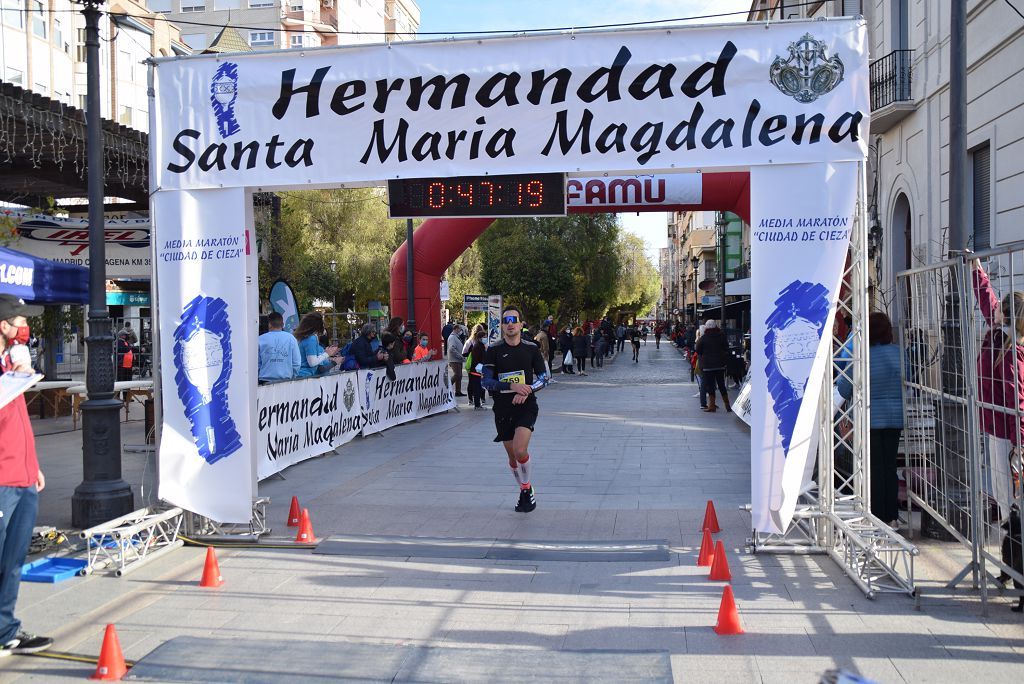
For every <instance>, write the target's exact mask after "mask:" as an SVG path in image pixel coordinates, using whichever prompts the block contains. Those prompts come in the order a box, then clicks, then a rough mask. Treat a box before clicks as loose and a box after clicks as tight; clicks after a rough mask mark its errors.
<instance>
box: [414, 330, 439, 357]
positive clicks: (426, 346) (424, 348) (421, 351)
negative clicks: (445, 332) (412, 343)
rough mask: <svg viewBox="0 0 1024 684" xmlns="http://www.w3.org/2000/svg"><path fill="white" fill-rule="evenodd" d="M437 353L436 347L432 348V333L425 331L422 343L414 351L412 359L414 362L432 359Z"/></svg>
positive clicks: (421, 338) (421, 336)
mask: <svg viewBox="0 0 1024 684" xmlns="http://www.w3.org/2000/svg"><path fill="white" fill-rule="evenodd" d="M436 353H437V350H436V349H431V348H430V335H428V334H427V333H423V334H421V335H420V343H419V345H418V346H417V347H416V351H414V352H413V353H412V360H413V361H414V362H418V361H430V359H432V358H434V355H435V354H436Z"/></svg>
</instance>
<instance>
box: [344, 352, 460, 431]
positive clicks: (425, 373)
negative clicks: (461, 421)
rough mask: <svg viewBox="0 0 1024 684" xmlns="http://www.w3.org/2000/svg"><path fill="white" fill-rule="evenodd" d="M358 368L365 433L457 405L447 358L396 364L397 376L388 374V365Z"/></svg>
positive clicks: (384, 428)
mask: <svg viewBox="0 0 1024 684" xmlns="http://www.w3.org/2000/svg"><path fill="white" fill-rule="evenodd" d="M356 372H357V373H358V374H359V402H360V404H361V405H362V410H363V434H364V435H372V434H373V433H375V432H380V431H381V430H386V429H387V428H389V427H392V426H394V425H400V424H401V423H406V422H408V421H410V420H415V419H417V418H423V417H424V416H429V415H431V414H434V413H443V412H444V411H447V410H448V409H453V408H455V390H454V389H453V388H452V385H451V382H449V380H448V364H447V363H445V362H444V361H424V362H422V363H403V364H401V365H399V366H395V379H394V380H391V379H389V378H388V376H387V372H386V371H385V369H384V368H371V369H362V370H359V371H356Z"/></svg>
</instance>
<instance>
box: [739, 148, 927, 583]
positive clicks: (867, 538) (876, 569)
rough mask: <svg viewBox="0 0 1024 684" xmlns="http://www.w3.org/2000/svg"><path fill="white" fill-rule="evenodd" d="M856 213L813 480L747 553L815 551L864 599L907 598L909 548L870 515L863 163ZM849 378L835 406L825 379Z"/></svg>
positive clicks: (911, 562) (823, 395)
mask: <svg viewBox="0 0 1024 684" xmlns="http://www.w3.org/2000/svg"><path fill="white" fill-rule="evenodd" d="M858 167H859V168H858V179H859V181H858V189H857V208H856V213H855V217H854V229H853V231H852V233H851V236H850V254H849V258H848V261H847V265H846V268H845V271H844V273H843V281H842V282H843V283H844V286H843V288H842V291H841V292H840V296H839V302H838V307H837V312H836V315H837V316H843V315H848V316H850V317H851V319H852V331H851V333H850V334H851V338H850V340H851V342H850V345H849V346H850V347H852V350H850V351H852V354H850V356H849V357H847V358H845V359H844V358H840V351H841V350H842V347H843V345H844V340H839V339H835V340H833V346H832V349H833V362H832V364H831V366H830V367H829V368H828V370H827V372H826V375H825V377H823V378H821V380H820V381H821V382H822V383H823V387H822V392H821V404H820V409H819V414H818V427H819V438H818V468H817V478H816V481H814V482H813V483H812V484H811V485H810V486H809V487H808V488H807V489H806V490H805V491H804V493H803V494H802V495H801V498H800V501H799V504H798V505H797V510H796V514H795V516H794V519H793V523H792V524H791V525H790V527H789V529H788V530H787V532H786V533H785V534H781V535H780V534H767V533H763V532H755V534H754V536H753V538H752V539H751V540H750V547H751V549H752V550H753V552H754V553H821V554H827V555H828V556H829V557H831V558H832V559H833V560H834V561H835V562H836V563H837V564H838V565H839V566H840V567H841V568H843V570H844V571H845V572H846V574H847V575H849V576H850V578H851V579H852V580H853V581H854V583H855V584H856V585H857V586H858V587H859V588H860V589H861V591H863V592H864V594H865V595H866V596H867V597H868V598H874V597H875V595H876V594H878V593H886V592H895V593H907V594H913V593H914V591H915V587H914V556H916V555H917V547H915V546H914V545H913V544H910V543H909V542H907V541H906V540H905V539H903V537H901V536H900V535H898V534H896V533H895V532H894V531H893V530H892V529H891V528H890V527H889V525H887V524H886V523H885V522H883V521H881V520H879V519H878V518H876V517H874V516H873V515H871V513H870V510H871V501H870V492H871V463H870V458H869V449H870V433H869V425H870V417H869V414H868V390H869V387H868V355H867V348H868V336H867V318H868V314H869V311H868V260H867V207H866V201H865V200H866V197H867V192H866V181H865V178H866V176H865V165H864V163H863V162H861V163H860V164H859V165H858ZM841 376H845V377H847V378H849V380H850V381H851V384H852V385H853V395H852V397H851V398H850V400H849V401H847V402H845V403H844V404H843V405H842V406H841V407H836V406H835V402H834V399H833V382H834V379H838V378H839V377H841Z"/></svg>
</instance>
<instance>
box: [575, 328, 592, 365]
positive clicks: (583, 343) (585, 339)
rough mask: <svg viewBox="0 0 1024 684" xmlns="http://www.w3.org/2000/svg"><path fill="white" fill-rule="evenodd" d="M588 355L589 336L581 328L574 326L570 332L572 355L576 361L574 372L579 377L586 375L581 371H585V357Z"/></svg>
mask: <svg viewBox="0 0 1024 684" xmlns="http://www.w3.org/2000/svg"><path fill="white" fill-rule="evenodd" d="M588 354H590V335H587V334H586V333H585V332H583V328H581V327H580V326H578V325H577V326H576V329H575V330H573V331H572V355H573V358H574V359H576V371H577V372H578V373H579V374H580V375H586V373H584V372H583V371H585V370H586V369H587V355H588Z"/></svg>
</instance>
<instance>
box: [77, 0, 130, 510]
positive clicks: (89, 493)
mask: <svg viewBox="0 0 1024 684" xmlns="http://www.w3.org/2000/svg"><path fill="white" fill-rule="evenodd" d="M78 1H79V2H80V4H81V5H82V14H83V15H84V16H85V58H86V109H85V124H86V134H87V143H86V153H87V157H86V159H87V163H88V170H89V178H88V194H89V336H88V337H86V338H85V343H86V345H88V350H89V361H88V367H87V368H86V376H85V385H86V390H87V398H86V401H85V402H83V403H82V475H83V477H82V482H81V483H80V484H79V485H78V486H77V487H76V488H75V493H74V494H73V495H72V496H71V524H72V525H74V526H75V527H77V528H79V529H86V528H89V527H94V526H96V525H98V524H100V523H103V522H106V521H108V520H113V519H114V518H119V517H121V516H122V515H125V514H127V513H131V511H132V510H133V509H134V508H135V506H134V503H135V497H134V496H133V494H132V488H131V487H130V486H129V485H128V483H127V482H125V481H124V480H123V479H121V421H120V416H119V413H120V410H121V407H122V404H121V402H120V401H118V400H117V399H115V398H114V335H113V331H112V328H111V321H110V311H109V309H107V294H106V289H107V288H106V281H107V273H106V270H107V269H106V255H105V252H106V250H105V245H104V242H103V241H104V234H103V194H104V193H103V173H104V169H103V129H102V128H101V125H102V121H101V119H100V26H99V20H100V5H102V4H103V3H102V2H101V1H100V0H78Z"/></svg>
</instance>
